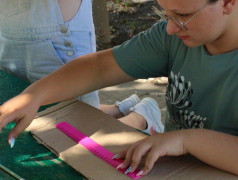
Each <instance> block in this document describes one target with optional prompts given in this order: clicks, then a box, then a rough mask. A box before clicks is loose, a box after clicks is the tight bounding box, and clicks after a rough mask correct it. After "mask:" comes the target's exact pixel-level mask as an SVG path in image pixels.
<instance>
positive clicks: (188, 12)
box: [160, 6, 196, 14]
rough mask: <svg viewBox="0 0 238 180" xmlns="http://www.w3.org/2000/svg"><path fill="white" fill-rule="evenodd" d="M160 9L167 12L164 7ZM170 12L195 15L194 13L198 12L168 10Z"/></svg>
mask: <svg viewBox="0 0 238 180" xmlns="http://www.w3.org/2000/svg"><path fill="white" fill-rule="evenodd" d="M160 8H161V9H162V10H163V11H165V10H164V8H163V7H162V6H160ZM168 11H170V12H173V13H174V14H193V13H195V12H196V10H193V11H191V10H190V11H187V12H182V11H181V10H178V9H171V10H168Z"/></svg>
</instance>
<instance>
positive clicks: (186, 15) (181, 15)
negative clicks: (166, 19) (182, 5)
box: [177, 14, 190, 17]
mask: <svg viewBox="0 0 238 180" xmlns="http://www.w3.org/2000/svg"><path fill="white" fill-rule="evenodd" d="M189 15H190V14H177V16H179V17H188V16H189Z"/></svg>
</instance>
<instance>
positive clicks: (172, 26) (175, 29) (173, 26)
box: [166, 20, 181, 35]
mask: <svg viewBox="0 0 238 180" xmlns="http://www.w3.org/2000/svg"><path fill="white" fill-rule="evenodd" d="M166 30H167V33H168V34H169V35H173V34H176V33H178V32H179V31H181V28H179V27H178V26H176V24H174V23H173V22H172V21H170V20H168V24H167V28H166Z"/></svg>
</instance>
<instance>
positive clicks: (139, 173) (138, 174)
mask: <svg viewBox="0 0 238 180" xmlns="http://www.w3.org/2000/svg"><path fill="white" fill-rule="evenodd" d="M143 172H144V171H143V170H141V171H140V172H138V173H137V174H136V176H140V175H142V174H143Z"/></svg>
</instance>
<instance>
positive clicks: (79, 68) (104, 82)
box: [0, 49, 133, 142]
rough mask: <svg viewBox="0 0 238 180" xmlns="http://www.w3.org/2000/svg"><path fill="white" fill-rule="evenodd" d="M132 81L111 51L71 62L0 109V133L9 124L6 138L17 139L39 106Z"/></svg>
mask: <svg viewBox="0 0 238 180" xmlns="http://www.w3.org/2000/svg"><path fill="white" fill-rule="evenodd" d="M131 80H133V78H132V77H129V76H128V75H127V74H126V73H124V71H122V70H121V69H120V67H119V66H118V64H117V62H116V61H115V58H114V56H113V53H112V50H111V49H109V50H106V51H101V52H98V53H94V54H89V55H86V56H83V57H80V58H78V59H76V60H73V61H71V62H69V63H67V64H66V65H64V66H63V67H61V68H60V69H58V70H57V71H55V72H54V73H51V74H50V75H49V76H47V77H45V78H43V79H41V80H39V81H37V82H36V83H33V84H32V85H31V86H29V87H28V88H27V89H26V90H25V91H23V92H22V93H21V94H20V95H18V96H16V97H15V98H13V99H11V100H9V101H7V102H6V103H4V104H3V105H2V106H1V107H0V130H1V129H2V128H3V127H5V126H6V124H7V123H9V122H11V121H15V122H16V126H15V127H14V128H13V129H12V131H11V132H10V134H9V142H10V139H11V138H14V139H16V138H17V136H18V135H19V134H20V133H21V132H22V131H23V130H24V129H25V128H27V126H29V125H30V123H31V121H32V119H33V118H34V116H35V114H36V112H37V110H38V108H39V106H40V105H45V104H49V103H54V102H58V101H62V100H67V99H71V98H73V97H78V96H81V95H83V94H85V93H88V92H91V91H94V90H97V89H101V88H103V87H106V86H111V85H115V84H119V83H123V82H128V81H131Z"/></svg>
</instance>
